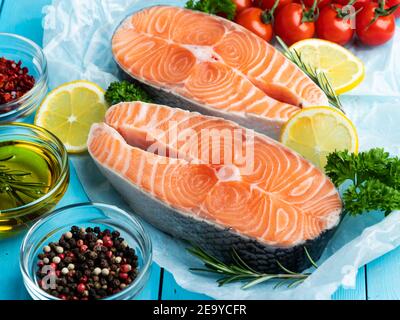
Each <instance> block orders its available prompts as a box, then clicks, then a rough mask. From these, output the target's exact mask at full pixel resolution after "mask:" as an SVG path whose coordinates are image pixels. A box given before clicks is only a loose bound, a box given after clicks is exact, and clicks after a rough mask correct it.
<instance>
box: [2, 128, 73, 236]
mask: <svg viewBox="0 0 400 320" xmlns="http://www.w3.org/2000/svg"><path fill="white" fill-rule="evenodd" d="M7 142H13V143H16V142H29V143H31V144H34V145H35V146H37V147H39V148H40V149H41V153H42V154H49V155H51V159H52V163H53V165H52V170H51V172H52V175H53V177H54V178H53V180H54V182H53V183H52V186H51V188H50V190H49V191H48V192H47V193H46V194H45V195H44V196H42V197H41V198H39V199H37V200H35V201H33V202H30V203H28V204H26V205H24V206H20V207H17V208H12V209H5V210H0V239H1V238H5V237H10V236H12V235H14V234H16V233H18V232H20V231H21V230H25V229H26V228H27V227H29V226H31V225H32V224H33V223H34V222H35V221H36V220H37V219H38V218H39V217H41V216H42V215H44V214H46V213H49V212H50V211H51V210H53V209H54V207H55V206H56V205H57V203H58V202H59V201H60V200H61V198H62V197H63V195H64V194H65V192H66V190H67V187H68V184H69V162H68V153H67V150H66V149H65V147H64V145H63V143H62V142H61V141H60V140H59V139H58V138H57V137H56V136H55V135H53V134H52V133H51V132H49V131H48V130H46V129H44V128H41V127H38V126H35V125H31V124H25V123H5V124H0V143H7Z"/></svg>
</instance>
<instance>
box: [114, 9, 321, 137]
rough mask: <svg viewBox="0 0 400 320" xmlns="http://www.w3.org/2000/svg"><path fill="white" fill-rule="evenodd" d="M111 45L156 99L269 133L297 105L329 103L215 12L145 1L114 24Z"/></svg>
mask: <svg viewBox="0 0 400 320" xmlns="http://www.w3.org/2000/svg"><path fill="white" fill-rule="evenodd" d="M112 51H113V55H114V59H115V61H116V62H117V64H118V65H119V66H120V67H121V69H122V70H123V71H124V72H125V73H127V74H128V75H129V76H130V77H131V78H133V79H134V80H136V81H139V82H141V83H143V84H144V85H146V87H147V88H148V90H149V91H150V93H152V94H153V96H154V99H155V101H156V102H159V103H163V104H167V105H173V106H175V107H180V108H184V109H189V110H191V111H198V112H201V113H203V114H207V115H212V116H219V117H223V118H226V119H229V120H233V121H235V122H237V123H239V124H241V125H243V126H245V127H248V128H251V129H255V130H257V131H259V132H261V133H264V134H266V135H268V136H270V137H272V138H274V139H276V138H278V136H279V134H280V130H281V127H282V125H283V124H284V123H286V122H287V120H288V119H289V117H290V116H292V115H293V114H295V113H296V112H298V111H299V110H300V109H301V108H303V107H307V106H324V105H328V100H327V97H326V95H325V94H324V93H323V91H322V90H321V89H320V88H319V87H318V86H317V85H316V84H315V83H314V82H312V81H311V79H310V78H308V77H307V76H306V75H305V74H304V73H303V72H302V71H301V70H300V69H299V68H298V67H297V66H296V65H295V64H293V63H292V62H291V61H289V60H288V59H287V58H286V57H284V56H283V55H282V54H281V53H280V52H279V51H277V50H276V49H275V48H274V47H273V46H271V45H269V44H268V43H267V42H265V41H264V40H263V39H261V38H259V37H258V36H256V35H254V34H253V33H252V32H250V31H248V30H246V29H245V28H243V27H241V26H239V25H237V24H234V23H232V22H231V21H228V20H226V19H223V18H220V17H217V16H211V15H208V14H205V13H201V12H195V11H191V10H187V9H183V8H178V7H170V6H155V7H149V8H146V9H143V10H141V11H138V12H136V13H134V14H133V15H132V16H130V17H128V18H127V19H125V20H124V21H123V22H122V23H121V25H120V26H119V27H118V29H117V30H116V32H115V33H114V36H113V39H112Z"/></svg>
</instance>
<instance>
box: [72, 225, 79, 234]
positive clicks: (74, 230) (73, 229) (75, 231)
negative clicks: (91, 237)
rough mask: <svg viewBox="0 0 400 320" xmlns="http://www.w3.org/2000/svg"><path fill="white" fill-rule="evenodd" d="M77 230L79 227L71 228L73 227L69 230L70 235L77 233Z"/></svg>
mask: <svg viewBox="0 0 400 320" xmlns="http://www.w3.org/2000/svg"><path fill="white" fill-rule="evenodd" d="M79 230H80V229H79V227H77V226H73V227H72V228H71V233H77V232H78V231H79Z"/></svg>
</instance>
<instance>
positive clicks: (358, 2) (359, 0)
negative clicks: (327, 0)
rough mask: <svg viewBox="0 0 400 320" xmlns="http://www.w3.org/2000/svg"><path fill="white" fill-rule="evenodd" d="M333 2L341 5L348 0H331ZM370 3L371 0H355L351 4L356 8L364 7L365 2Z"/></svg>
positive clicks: (348, 1)
mask: <svg viewBox="0 0 400 320" xmlns="http://www.w3.org/2000/svg"><path fill="white" fill-rule="evenodd" d="M333 2H334V3H338V4H341V5H343V6H347V5H348V4H349V3H350V0H333ZM369 3H371V0H356V2H354V4H353V6H354V8H355V9H356V11H357V10H359V9H361V8H364V7H365V6H366V5H367V4H369Z"/></svg>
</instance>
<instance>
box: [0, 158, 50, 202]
mask: <svg viewBox="0 0 400 320" xmlns="http://www.w3.org/2000/svg"><path fill="white" fill-rule="evenodd" d="M12 158H13V156H10V157H6V158H3V159H0V163H1V162H7V161H9V160H11V159H12ZM31 174H32V173H30V172H26V171H22V170H13V169H10V168H8V167H7V166H6V165H3V164H0V193H6V194H7V195H8V196H9V197H10V199H11V200H12V201H13V204H14V206H15V207H19V206H22V205H25V204H27V203H29V202H31V201H34V200H36V199H38V198H40V197H41V196H42V195H44V194H45V193H44V192H43V190H42V189H44V188H47V187H48V186H46V184H45V183H41V182H28V181H23V178H24V177H27V176H30V175H31ZM23 195H24V196H25V197H27V198H29V199H31V201H25V200H24V199H23V198H22V196H23Z"/></svg>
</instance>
